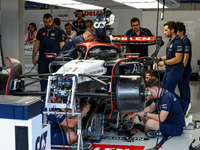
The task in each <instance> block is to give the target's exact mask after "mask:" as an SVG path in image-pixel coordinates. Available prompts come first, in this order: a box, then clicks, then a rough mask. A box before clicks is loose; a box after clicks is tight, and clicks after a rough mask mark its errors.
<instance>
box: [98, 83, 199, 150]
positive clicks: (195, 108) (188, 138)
mask: <svg viewBox="0 0 200 150" xmlns="http://www.w3.org/2000/svg"><path fill="white" fill-rule="evenodd" d="M190 87H191V103H192V109H191V111H190V113H189V114H191V115H192V116H193V120H200V81H190ZM176 93H178V90H177V91H176ZM105 135H113V136H116V135H117V134H116V133H114V132H113V133H110V132H109V133H105ZM135 137H143V138H144V137H146V136H145V134H144V133H142V132H140V131H138V133H137V134H136V135H135ZM199 137H200V129H193V130H184V131H183V134H182V135H181V136H178V137H172V138H171V139H170V140H168V141H167V142H166V143H165V144H164V145H163V146H162V148H160V149H161V150H189V145H190V143H191V142H192V141H193V139H196V142H195V143H194V144H193V146H196V145H198V144H200V141H199ZM161 138H162V136H160V137H159V141H160V140H161ZM156 140H157V139H156V138H150V139H149V140H148V141H134V142H122V141H121V140H104V139H102V140H101V142H100V144H113V145H116V144H117V145H137V146H145V148H144V150H146V149H148V148H151V147H154V146H155V144H156Z"/></svg>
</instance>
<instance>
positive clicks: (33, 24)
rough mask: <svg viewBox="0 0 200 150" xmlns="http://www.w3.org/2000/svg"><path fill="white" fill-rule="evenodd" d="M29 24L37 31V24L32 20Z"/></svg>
mask: <svg viewBox="0 0 200 150" xmlns="http://www.w3.org/2000/svg"><path fill="white" fill-rule="evenodd" d="M29 25H31V26H33V27H34V31H37V26H36V24H35V23H34V22H32V23H30V24H29ZM28 31H29V27H28Z"/></svg>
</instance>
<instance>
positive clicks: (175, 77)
mask: <svg viewBox="0 0 200 150" xmlns="http://www.w3.org/2000/svg"><path fill="white" fill-rule="evenodd" d="M182 75H183V70H178V71H177V70H170V71H165V74H164V77H163V81H162V87H163V88H164V89H166V90H168V91H169V92H171V93H172V94H173V93H174V91H175V88H176V85H177V84H178V81H179V80H180V79H181V78H182Z"/></svg>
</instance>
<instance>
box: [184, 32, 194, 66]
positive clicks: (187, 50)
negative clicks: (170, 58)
mask: <svg viewBox="0 0 200 150" xmlns="http://www.w3.org/2000/svg"><path fill="white" fill-rule="evenodd" d="M182 41H183V43H184V46H185V51H184V53H187V54H189V58H188V63H187V65H186V67H185V69H189V68H190V67H191V59H192V46H191V42H190V40H189V39H188V37H187V35H186V36H185V37H184V38H183V39H182Z"/></svg>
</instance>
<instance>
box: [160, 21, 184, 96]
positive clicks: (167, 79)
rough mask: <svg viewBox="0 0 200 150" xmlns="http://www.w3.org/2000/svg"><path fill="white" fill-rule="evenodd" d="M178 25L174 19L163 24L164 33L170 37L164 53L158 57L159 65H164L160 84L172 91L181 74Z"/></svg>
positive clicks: (181, 52)
mask: <svg viewBox="0 0 200 150" xmlns="http://www.w3.org/2000/svg"><path fill="white" fill-rule="evenodd" d="M177 30H178V26H177V24H176V23H175V22H174V21H168V22H167V23H165V24H164V34H165V36H166V37H168V38H170V39H169V43H168V44H167V48H166V55H165V56H163V57H160V58H157V59H158V65H159V66H160V67H162V66H164V65H165V68H166V69H165V74H164V77H163V81H162V86H163V88H164V89H167V90H168V91H169V92H171V93H174V91H175V88H176V85H177V84H178V81H179V80H180V79H181V77H182V74H183V53H184V45H183V41H182V40H181V39H180V38H179V36H178V35H177Z"/></svg>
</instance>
